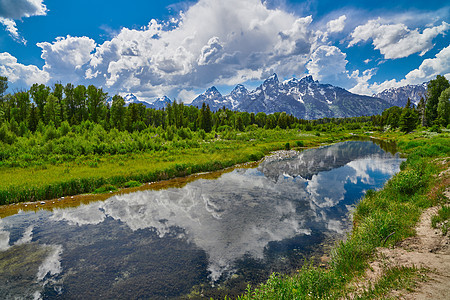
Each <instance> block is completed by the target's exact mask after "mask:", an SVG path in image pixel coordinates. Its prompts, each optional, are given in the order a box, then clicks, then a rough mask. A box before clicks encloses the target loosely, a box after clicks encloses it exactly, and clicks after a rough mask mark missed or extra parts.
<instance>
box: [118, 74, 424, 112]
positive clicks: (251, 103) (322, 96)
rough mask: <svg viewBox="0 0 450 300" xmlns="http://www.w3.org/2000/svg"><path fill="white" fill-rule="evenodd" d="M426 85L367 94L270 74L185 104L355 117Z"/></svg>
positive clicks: (158, 103) (415, 97)
mask: <svg viewBox="0 0 450 300" xmlns="http://www.w3.org/2000/svg"><path fill="white" fill-rule="evenodd" d="M426 86H427V83H423V84H421V85H408V86H404V87H400V88H391V89H387V90H385V91H383V92H381V93H379V94H374V95H373V96H372V97H371V96H364V95H358V94H353V93H351V92H349V91H347V90H345V89H343V88H340V87H336V86H333V85H330V84H322V83H319V82H318V81H316V80H314V79H313V77H312V76H306V77H304V78H302V79H296V78H291V79H289V80H286V81H282V82H280V81H279V80H278V76H277V75H276V74H273V75H272V76H270V77H269V78H267V79H266V80H265V81H264V82H263V83H262V84H261V85H260V86H258V87H257V88H256V89H255V90H252V91H249V90H247V89H246V88H245V86H243V85H242V84H238V85H237V86H236V87H235V88H234V89H233V90H232V91H231V92H230V93H229V94H228V95H222V94H221V93H220V92H219V91H218V90H217V88H216V87H214V86H212V87H210V88H208V89H207V90H206V91H205V92H204V93H202V94H200V95H199V96H197V97H196V98H195V99H194V100H193V101H192V102H191V103H189V104H187V105H193V106H197V107H201V106H202V104H203V102H205V103H206V104H208V105H209V107H210V109H211V110H212V111H216V110H218V109H220V108H223V107H225V108H228V109H231V110H238V111H247V112H253V113H258V112H264V113H266V114H271V113H274V112H283V111H284V112H286V113H287V114H292V115H294V116H296V117H298V118H302V119H319V118H325V117H328V118H333V117H334V118H340V117H358V116H369V115H375V114H380V113H381V112H382V111H383V110H384V109H386V108H388V107H391V106H394V105H397V106H405V104H406V101H407V99H408V98H410V99H411V102H412V103H414V104H417V103H418V102H419V100H420V97H422V96H423V95H425V94H426ZM124 99H125V103H126V105H129V104H130V103H142V104H144V105H145V106H146V107H148V108H154V109H162V108H164V107H166V105H167V103H171V102H172V101H171V100H170V99H169V98H168V97H166V96H164V97H160V98H157V99H155V100H154V101H153V102H151V103H149V102H145V101H140V100H138V99H137V98H136V96H134V95H133V94H128V95H126V96H125V97H124Z"/></svg>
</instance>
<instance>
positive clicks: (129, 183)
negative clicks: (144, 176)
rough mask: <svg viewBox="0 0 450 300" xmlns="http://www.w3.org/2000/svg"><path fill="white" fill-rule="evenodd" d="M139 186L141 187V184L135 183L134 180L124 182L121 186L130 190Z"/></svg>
mask: <svg viewBox="0 0 450 300" xmlns="http://www.w3.org/2000/svg"><path fill="white" fill-rule="evenodd" d="M141 185H142V183H140V182H139V181H136V180H130V181H127V182H125V183H124V184H123V187H126V188H132V187H139V186H141Z"/></svg>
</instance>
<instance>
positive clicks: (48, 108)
mask: <svg viewBox="0 0 450 300" xmlns="http://www.w3.org/2000/svg"><path fill="white" fill-rule="evenodd" d="M60 114H61V109H60V107H59V104H58V98H56V96H55V95H53V94H50V95H48V98H47V101H46V103H45V106H44V121H45V124H50V123H53V124H54V125H55V126H56V127H59V125H60V124H61V115H60Z"/></svg>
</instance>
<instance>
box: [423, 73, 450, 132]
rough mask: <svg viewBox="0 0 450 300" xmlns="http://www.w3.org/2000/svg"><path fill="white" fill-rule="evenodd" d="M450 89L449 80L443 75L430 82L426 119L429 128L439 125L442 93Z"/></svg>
mask: <svg viewBox="0 0 450 300" xmlns="http://www.w3.org/2000/svg"><path fill="white" fill-rule="evenodd" d="M449 87H450V83H449V82H448V80H447V79H446V78H445V77H444V76H441V75H437V76H436V79H434V80H430V82H429V83H428V86H427V97H428V99H427V104H426V109H425V112H426V119H427V123H428V125H429V126H431V125H434V124H436V123H438V121H437V118H438V103H439V97H440V96H441V94H442V92H443V91H444V90H446V89H447V88H449Z"/></svg>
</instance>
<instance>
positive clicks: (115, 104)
mask: <svg viewBox="0 0 450 300" xmlns="http://www.w3.org/2000/svg"><path fill="white" fill-rule="evenodd" d="M125 111H126V108H125V100H124V99H123V98H122V97H121V96H119V95H115V96H114V97H113V100H112V104H111V117H110V121H111V126H112V127H114V128H117V129H119V130H123V129H124V128H125Z"/></svg>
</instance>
